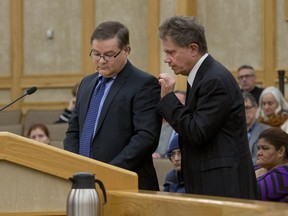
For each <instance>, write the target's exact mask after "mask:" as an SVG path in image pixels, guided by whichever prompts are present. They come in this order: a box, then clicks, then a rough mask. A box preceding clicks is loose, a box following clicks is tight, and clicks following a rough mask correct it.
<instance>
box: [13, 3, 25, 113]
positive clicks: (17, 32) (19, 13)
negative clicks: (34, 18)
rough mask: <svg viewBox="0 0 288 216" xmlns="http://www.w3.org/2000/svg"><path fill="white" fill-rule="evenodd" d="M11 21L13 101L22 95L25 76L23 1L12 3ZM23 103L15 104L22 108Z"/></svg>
mask: <svg viewBox="0 0 288 216" xmlns="http://www.w3.org/2000/svg"><path fill="white" fill-rule="evenodd" d="M10 3H11V5H10V7H11V8H10V12H11V14H10V19H11V30H10V31H11V32H10V34H11V78H12V80H11V84H12V87H11V99H12V100H13V99H16V98H17V97H19V95H20V94H21V89H20V88H19V86H20V82H21V75H22V74H23V37H24V35H23V4H24V3H23V0H11V1H10ZM20 105H21V102H19V103H17V104H15V106H17V107H20Z"/></svg>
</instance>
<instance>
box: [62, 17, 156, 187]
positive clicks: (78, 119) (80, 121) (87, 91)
mask: <svg viewBox="0 0 288 216" xmlns="http://www.w3.org/2000/svg"><path fill="white" fill-rule="evenodd" d="M91 47H92V49H91V51H90V53H89V55H90V56H91V59H92V61H93V63H94V64H95V68H96V73H93V74H91V75H88V76H87V77H85V78H84V79H83V80H82V81H81V83H80V86H79V89H78V92H77V99H76V106H75V109H74V111H73V113H72V116H71V120H70V121H69V128H68V130H67V133H66V138H65V140H64V148H65V149H66V150H68V151H71V152H74V153H77V154H80V155H83V156H85V157H90V158H93V159H96V160H99V161H103V162H106V163H109V164H111V165H115V166H118V167H121V168H124V169H127V170H131V171H134V172H136V173H137V174H138V179H139V189H144V190H159V185H158V180H157V176H156V172H155V169H154V166H153V162H152V153H153V152H154V151H155V150H156V148H157V145H158V140H159V134H160V128H161V116H160V115H159V114H158V113H157V111H156V105H157V103H158V102H159V100H160V86H159V84H158V80H157V79H156V78H155V77H153V76H152V75H150V74H148V73H145V72H143V71H141V70H139V69H138V68H136V67H134V66H133V65H132V64H131V63H130V61H129V60H128V55H129V53H130V45H129V30H128V29H127V27H126V26H124V25H123V24H121V23H119V22H103V23H101V24H99V25H98V26H97V27H96V29H95V30H94V32H93V33H92V36H91Z"/></svg>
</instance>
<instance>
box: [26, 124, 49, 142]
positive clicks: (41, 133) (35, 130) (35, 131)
mask: <svg viewBox="0 0 288 216" xmlns="http://www.w3.org/2000/svg"><path fill="white" fill-rule="evenodd" d="M27 137H28V138H30V139H33V140H36V141H38V142H42V143H45V144H50V133H49V130H48V128H47V127H46V126H45V125H43V124H34V125H32V126H31V127H30V128H29V130H28V132H27Z"/></svg>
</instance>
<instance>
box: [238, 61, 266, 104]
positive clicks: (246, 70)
mask: <svg viewBox="0 0 288 216" xmlns="http://www.w3.org/2000/svg"><path fill="white" fill-rule="evenodd" d="M238 82H239V85H240V88H241V90H242V92H249V93H250V94H252V95H253V97H254V98H255V100H256V102H257V104H258V103H259V98H260V95H261V93H262V91H263V88H260V87H257V86H256V73H255V70H254V68H253V67H252V66H250V65H242V66H240V67H239V68H238Z"/></svg>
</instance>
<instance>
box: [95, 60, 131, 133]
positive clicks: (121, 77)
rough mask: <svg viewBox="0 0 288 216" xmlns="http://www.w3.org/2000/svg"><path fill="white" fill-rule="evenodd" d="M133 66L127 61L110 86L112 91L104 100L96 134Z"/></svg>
mask: <svg viewBox="0 0 288 216" xmlns="http://www.w3.org/2000/svg"><path fill="white" fill-rule="evenodd" d="M131 66H132V65H131V63H130V62H129V61H127V63H126V65H125V66H124V68H123V69H122V71H121V72H119V73H118V75H117V77H116V79H115V80H114V82H113V84H112V86H111V88H110V91H109V92H108V95H107V97H106V99H105V101H104V104H103V107H102V110H101V113H100V116H99V120H98V125H97V128H96V133H95V134H97V132H98V130H99V128H100V127H101V125H102V124H103V121H104V119H105V116H106V115H107V112H108V109H109V107H110V105H111V103H112V101H113V99H114V97H115V96H116V95H117V93H118V92H119V90H120V89H121V87H122V86H123V85H124V84H125V83H126V80H127V77H128V75H129V68H130V67H131Z"/></svg>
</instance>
